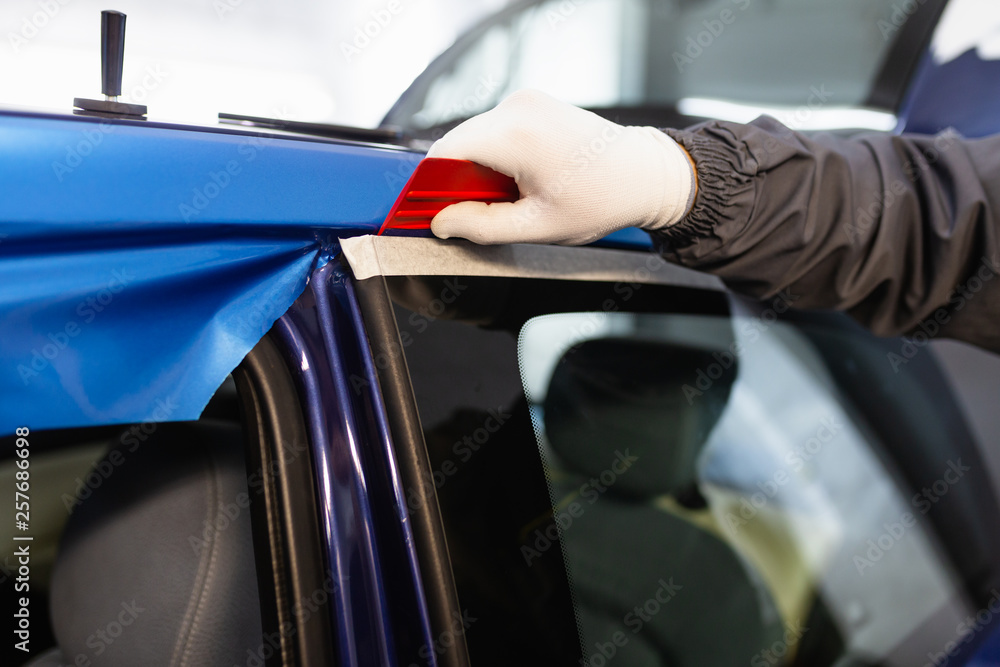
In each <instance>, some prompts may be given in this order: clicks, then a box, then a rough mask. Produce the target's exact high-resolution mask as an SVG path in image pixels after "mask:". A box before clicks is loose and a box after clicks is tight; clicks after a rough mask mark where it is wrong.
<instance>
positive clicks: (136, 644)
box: [28, 422, 264, 667]
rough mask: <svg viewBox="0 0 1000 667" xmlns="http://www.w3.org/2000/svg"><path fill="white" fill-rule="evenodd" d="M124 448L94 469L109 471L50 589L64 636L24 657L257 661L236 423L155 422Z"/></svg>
mask: <svg viewBox="0 0 1000 667" xmlns="http://www.w3.org/2000/svg"><path fill="white" fill-rule="evenodd" d="M129 449H130V447H124V446H123V447H119V448H117V449H116V450H113V451H112V452H111V453H109V454H108V456H106V457H105V458H104V461H107V462H109V463H111V466H110V467H108V466H101V467H99V469H101V468H103V469H104V470H105V471H110V472H107V474H105V475H102V481H101V483H100V485H99V486H98V487H97V488H96V489H95V490H94V491H93V494H92V495H91V496H90V497H89V498H87V499H86V500H84V501H82V504H80V505H78V506H77V507H76V509H75V511H74V512H73V514H72V516H71V517H70V520H69V523H68V524H67V528H66V532H65V534H64V535H63V538H62V541H61V543H60V548H59V554H58V556H57V559H56V565H55V570H54V572H53V578H52V587H51V594H50V599H51V609H52V624H53V629H54V632H55V636H56V639H57V641H58V644H59V646H58V648H56V649H53V650H52V651H49V652H48V653H46V654H44V655H42V656H39V657H37V658H36V659H35V660H34V661H32V662H30V663H28V664H29V665H31V666H32V667H57V666H61V665H66V666H67V667H68V666H69V665H76V664H91V665H94V667H104V666H108V667H155V666H157V665H171V666H182V665H184V666H192V667H194V666H201V665H242V664H257V663H254V662H253V661H252V658H251V656H259V655H261V654H262V653H263V652H264V649H263V648H262V632H261V619H260V606H259V605H260V603H259V598H258V594H257V578H256V572H255V567H254V553H253V542H252V536H251V524H250V510H249V503H248V499H249V495H248V489H247V483H246V479H247V472H246V467H245V463H244V455H243V443H242V437H241V434H240V430H239V428H238V427H236V426H234V425H231V424H224V423H218V424H211V423H207V422H199V423H197V424H160V425H159V426H158V427H157V429H156V431H155V432H154V433H153V434H152V435H151V436H150V437H149V438H148V440H146V441H145V442H142V443H141V444H140V445H139V446H138V447H137V448H135V451H129ZM80 656H86V658H87V660H88V661H89V663H83V661H81V660H80ZM78 661H79V662H78Z"/></svg>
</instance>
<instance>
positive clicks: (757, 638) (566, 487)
mask: <svg viewBox="0 0 1000 667" xmlns="http://www.w3.org/2000/svg"><path fill="white" fill-rule="evenodd" d="M713 363H717V360H716V359H715V358H714V357H713V356H712V355H711V354H710V353H709V352H707V351H704V350H698V349H693V348H687V347H682V346H677V345H668V344H664V343H659V342H651V341H639V340H636V339H613V338H605V339H596V340H588V341H585V342H583V343H581V344H579V345H577V346H576V347H574V348H572V349H570V350H569V351H567V352H566V353H565V355H564V356H563V357H562V358H561V359H560V361H559V363H558V364H557V366H556V369H555V371H554V373H553V375H552V379H551V381H550V383H549V388H548V391H547V392H546V398H545V401H544V421H545V433H546V437H547V439H548V441H549V443H550V445H551V447H552V450H554V453H555V458H556V461H555V463H556V466H555V468H556V471H557V472H556V474H555V475H553V479H559V480H561V481H559V482H557V483H554V486H555V487H556V491H557V498H565V499H566V500H567V502H569V499H575V501H576V502H577V503H578V504H579V505H580V506H582V508H583V510H582V514H581V515H580V516H579V517H578V518H576V519H574V520H573V522H572V524H571V525H569V526H568V527H566V528H565V529H564V530H563V531H562V533H561V538H562V541H563V548H564V554H565V559H566V563H567V566H568V568H569V569H570V572H571V575H572V580H573V585H574V589H575V598H576V605H577V611H578V613H579V623H580V628H581V631H582V633H583V641H584V645H585V646H586V647H587V648H588V649H589V650H590V651H591V652H592V654H596V653H597V652H599V651H603V652H604V653H605V657H609V656H608V653H610V652H611V651H614V654H615V657H614V662H615V664H618V663H619V662H620V663H621V664H623V665H626V664H635V665H639V664H641V665H656V666H663V667H667V666H671V667H708V666H714V665H738V664H746V663H747V661H749V660H750V659H751V657H752V656H754V654H756V653H757V652H759V651H760V650H761V649H762V648H764V647H767V646H770V645H771V644H772V643H773V642H774V641H777V640H779V639H780V637H781V631H782V628H781V619H780V618H779V617H778V615H777V614H776V613H775V611H774V610H775V608H774V604H773V602H772V601H771V600H770V596H769V593H768V592H767V591H766V590H765V589H764V588H763V587H762V586H761V585H760V584H759V582H757V581H754V577H753V573H751V572H750V571H748V568H747V566H746V565H745V564H744V563H743V562H741V560H740V558H739V557H738V555H737V554H736V552H735V551H733V549H732V548H731V547H730V546H729V545H728V544H726V543H725V542H724V541H723V540H722V539H720V538H719V537H718V536H717V534H713V532H711V531H710V530H706V529H705V528H703V527H702V526H701V525H699V524H697V523H696V522H693V521H691V520H689V518H688V517H686V516H684V514H685V513H684V512H672V511H665V510H664V509H663V506H662V504H658V501H661V500H663V499H664V498H667V499H671V500H672V501H673V502H674V503H675V506H684V505H687V506H688V507H689V508H693V511H694V513H697V512H698V511H699V510H700V508H703V507H704V502H705V501H704V499H702V498H701V496H700V493H699V492H698V484H697V483H698V470H697V462H698V457H699V455H700V453H701V451H702V449H703V447H704V445H705V443H706V441H707V439H708V437H709V435H710V433H711V431H712V429H713V427H714V426H715V424H716V423H717V421H718V419H719V417H720V415H721V414H722V412H723V410H724V409H725V406H726V404H727V402H728V399H729V394H730V390H731V388H732V385H733V383H734V381H735V378H736V365H735V364H733V365H732V366H731V367H730V368H729V369H727V370H725V372H724V373H722V374H717V377H716V378H715V380H714V381H713V382H712V384H711V386H710V387H708V388H705V385H704V383H703V384H702V385H701V387H702V390H703V391H702V393H701V395H695V394H691V393H690V392H689V393H688V394H687V395H686V394H685V392H684V389H683V388H684V385H685V384H692V386H693V383H694V381H695V379H696V378H697V377H698V375H697V373H698V370H699V369H702V370H704V369H706V368H709V367H710V366H711V365H712V364H713ZM717 365H718V364H717ZM720 367H721V365H720ZM714 370H715V369H713V374H716V373H715V372H714ZM689 398H690V400H689ZM626 454H627V456H628V457H634V462H633V463H632V464H631V465H630V466H629V467H628V469H625V470H623V465H624V464H623V463H622V460H623V457H624V456H625V455H626ZM609 470H611V471H612V472H613V473H614V475H613V479H612V475H611V474H609V473H608V471H609ZM590 480H597V481H598V483H599V484H600V486H599V487H598V486H595V485H594V483H593V482H591V481H590ZM609 481H610V483H608V482H609ZM587 484H589V487H588V488H589V490H588V491H587V492H586V493H581V492H580V491H579V489H581V488H582V486H583V485H587ZM600 489H604V490H603V491H600ZM598 492H599V496H598ZM701 513H702V515H703V516H704V517H705V518H706V519H708V521H710V518H709V517H707V514H708V512H705V511H701ZM647 603H648V606H646V605H647ZM637 608H639V609H641V611H640V612H638V613H637V612H636V609H637ZM616 633H621V636H624V637H625V638H626V643H625V644H624V645H623V646H617V645H611V644H608V642H609V641H610V638H611V637H613V636H615V635H616ZM602 646H603V649H602V648H601V647H602Z"/></svg>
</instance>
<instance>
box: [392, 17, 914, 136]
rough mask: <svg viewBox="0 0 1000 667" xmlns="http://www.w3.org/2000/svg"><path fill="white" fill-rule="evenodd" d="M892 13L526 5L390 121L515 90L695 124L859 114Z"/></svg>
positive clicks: (460, 50) (441, 115)
mask: <svg viewBox="0 0 1000 667" xmlns="http://www.w3.org/2000/svg"><path fill="white" fill-rule="evenodd" d="M893 11H894V5H893V2H892V0H766V1H765V0H760V1H754V0H587V1H586V2H583V1H569V0H549V1H546V2H530V3H521V4H520V5H518V6H517V7H516V8H514V9H512V10H509V11H507V12H505V13H503V14H501V15H499V16H498V17H497V18H495V19H493V20H492V21H491V22H489V23H488V24H486V25H484V26H482V27H481V28H480V29H479V30H478V31H476V32H475V33H473V34H471V35H470V36H469V37H468V38H467V39H465V40H463V41H461V42H459V43H458V44H457V45H456V46H455V47H454V48H453V49H452V50H451V51H449V52H447V53H446V54H445V55H444V56H443V57H442V58H440V59H439V60H438V61H437V62H436V63H434V64H433V65H432V66H431V68H429V69H428V71H427V72H426V73H425V75H424V76H423V77H422V78H421V79H419V80H418V81H417V82H416V83H415V85H414V86H413V87H412V88H411V89H410V90H409V91H408V93H407V95H406V96H404V97H403V98H402V100H401V102H400V103H399V104H398V105H397V107H396V108H395V109H394V110H393V112H391V113H390V115H389V117H388V118H387V121H388V122H390V123H392V124H397V125H401V126H403V127H406V128H409V129H417V130H420V129H427V128H430V127H435V126H440V125H444V124H447V123H449V122H453V121H455V120H456V119H460V118H467V117H470V116H473V115H475V114H477V113H479V112H482V111H486V110H487V109H489V108H491V107H492V106H494V105H495V104H496V103H497V102H498V101H499V100H501V99H503V98H504V97H505V96H506V95H508V94H509V93H511V92H513V91H515V90H518V89H520V88H537V89H541V90H544V91H546V92H548V93H550V94H552V95H553V96H555V97H558V98H560V99H563V100H564V101H567V102H570V103H572V104H576V105H578V106H583V107H588V108H619V107H654V108H656V107H678V108H679V109H680V111H681V112H682V113H685V114H687V115H695V116H696V115H704V116H713V115H718V114H716V113H713V110H718V109H719V108H720V107H719V103H720V102H727V103H741V104H750V105H756V106H767V107H779V108H786V109H791V110H795V109H796V107H799V106H802V105H805V106H806V108H807V109H808V110H809V111H811V112H813V113H815V112H816V111H817V110H818V109H820V108H844V107H856V106H859V105H862V104H863V103H864V101H865V100H866V98H867V97H868V95H869V92H870V89H871V86H872V82H873V79H874V77H875V75H876V73H877V72H878V71H879V67H880V64H881V62H882V60H883V57H884V56H885V54H886V52H887V50H888V48H889V47H890V46H891V45H892V40H893V38H894V37H895V34H896V32H897V30H898V27H897V24H898V21H899V17H896V20H897V24H893V23H891V20H892V16H893ZM903 18H905V16H904V17H903ZM800 124H801V123H800ZM793 125H794V123H793ZM890 127H891V126H890ZM803 129H808V128H803Z"/></svg>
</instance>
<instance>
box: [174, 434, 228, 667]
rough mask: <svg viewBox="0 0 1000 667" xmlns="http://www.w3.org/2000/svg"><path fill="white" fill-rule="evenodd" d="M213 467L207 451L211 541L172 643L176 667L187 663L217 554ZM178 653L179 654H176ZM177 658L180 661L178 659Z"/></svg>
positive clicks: (213, 462)
mask: <svg viewBox="0 0 1000 667" xmlns="http://www.w3.org/2000/svg"><path fill="white" fill-rule="evenodd" d="M215 470H216V468H215V461H214V459H213V456H212V453H211V451H209V457H208V476H207V478H206V480H205V486H206V487H207V492H206V495H207V496H208V498H209V503H208V509H207V510H206V512H205V520H206V522H208V525H209V530H210V531H211V532H210V535H211V543H210V544H209V549H208V554H207V558H206V554H205V553H204V552H203V553H202V555H201V560H200V561H199V563H198V575H197V577H196V578H195V582H194V588H193V590H192V591H191V597H190V599H189V600H188V605H187V611H185V612H184V619H183V621H182V622H181V627H180V632H179V633H178V636H177V642H176V643H175V644H174V651H173V654H172V655H171V658H170V664H171V665H177V666H178V667H184V665H186V664H187V660H188V657H189V654H190V649H191V643H190V637H191V634H192V632H193V629H194V623H195V621H196V620H197V618H198V616H199V614H200V610H201V605H202V601H203V600H204V597H205V595H204V593H205V589H206V587H207V584H208V581H209V579H210V578H211V574H212V571H213V569H214V566H215V560H216V554H217V549H216V546H217V543H218V532H219V531H218V530H217V529H216V527H215V525H216V523H215V521H214V520H211V519H215V518H218V505H219V501H218V493H219V490H218V485H217V484H216V480H215ZM213 511H214V515H213ZM178 653H180V655H179V656H178ZM178 659H179V660H180V662H178Z"/></svg>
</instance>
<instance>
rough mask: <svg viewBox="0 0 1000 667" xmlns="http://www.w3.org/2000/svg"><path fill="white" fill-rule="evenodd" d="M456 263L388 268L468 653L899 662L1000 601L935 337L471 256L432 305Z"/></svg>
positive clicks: (479, 656) (535, 659)
mask: <svg viewBox="0 0 1000 667" xmlns="http://www.w3.org/2000/svg"><path fill="white" fill-rule="evenodd" d="M441 280H442V279H441V278H440V277H426V278H412V277H411V278H389V279H388V283H389V288H390V292H391V293H392V295H393V297H394V300H395V301H396V304H397V312H396V320H397V322H398V323H399V326H400V330H401V331H402V332H405V334H408V336H407V337H406V339H407V340H409V343H408V345H407V346H406V357H407V364H408V366H409V369H410V375H411V380H412V383H413V390H414V395H415V397H416V401H417V405H418V409H419V411H420V416H421V421H422V423H423V427H424V434H425V440H426V443H427V448H428V452H429V454H430V459H431V462H432V468H433V469H434V470H435V471H437V472H438V474H436V475H435V477H434V483H435V487H436V489H437V494H438V498H439V501H440V505H441V512H442V516H443V520H444V523H445V529H446V534H447V541H448V548H449V550H450V553H451V558H452V565H453V570H454V574H455V580H456V585H457V588H458V596H459V603H460V605H461V606H462V607H463V609H466V608H467V609H469V613H470V614H471V615H472V616H474V617H476V618H478V619H481V620H480V621H478V622H477V624H474V625H472V626H471V627H470V628H468V630H467V631H466V640H467V643H468V647H469V653H470V657H471V659H472V662H473V663H474V664H486V665H489V664H510V661H511V660H514V659H517V660H518V661H519V662H520V663H521V664H552V661H553V657H554V656H559V660H561V661H564V662H566V664H568V663H569V662H571V661H570V660H568V659H567V658H566V656H567V655H571V656H576V657H575V658H574V659H573V660H572V662H576V661H578V660H583V661H584V663H583V664H602V663H601V660H602V656H603V659H604V660H608V659H610V654H611V653H612V652H613V653H614V654H615V655H617V656H619V658H620V659H621V660H623V664H624V663H628V664H651V665H654V664H655V665H709V664H711V665H715V664H718V665H723V664H739V663H742V662H743V661H753V660H757V661H763V662H758V663H754V662H751V664H783V665H813V666H815V665H848V664H850V665H859V666H860V665H883V664H884V665H907V664H915V663H914V661H915V660H919V659H920V658H921V656H923V655H924V653H926V652H928V651H931V652H933V651H934V650H935V649H936V648H937V647H939V646H944V645H945V644H946V643H947V642H948V641H950V639H951V638H952V636H953V633H954V627H955V624H956V623H959V622H961V619H962V618H963V617H964V616H965V615H967V614H969V613H970V612H974V611H975V610H976V609H979V608H982V606H983V605H984V604H985V603H986V602H987V600H988V598H989V596H990V595H991V593H990V591H991V590H992V586H993V583H992V582H994V581H995V580H996V578H997V575H998V574H1000V567H998V566H1000V563H998V562H997V556H996V554H997V553H998V551H997V549H996V546H997V545H995V544H994V542H995V540H996V538H995V537H994V535H993V533H992V532H991V531H990V530H989V527H990V526H991V525H995V521H996V520H997V518H1000V515H998V514H997V504H996V498H995V494H994V491H993V485H992V483H991V481H990V479H989V472H988V470H987V466H986V465H985V463H984V461H983V457H982V456H981V454H980V450H979V449H978V445H977V443H976V441H975V437H974V435H973V434H972V431H971V430H970V427H969V424H968V419H967V417H966V416H965V414H964V413H963V410H962V408H961V406H960V404H959V400H958V397H957V396H956V394H955V393H954V391H953V390H952V389H951V387H950V385H949V382H948V381H947V379H946V375H945V373H944V372H943V371H942V368H941V364H939V362H938V360H937V359H936V358H935V355H934V354H932V353H928V354H924V355H918V356H916V357H914V358H913V359H912V360H911V363H910V364H908V365H907V367H906V368H905V369H904V370H901V371H900V372H899V373H896V372H895V371H894V369H893V368H892V366H891V365H890V364H889V363H887V362H886V354H887V351H889V350H892V349H896V346H898V344H899V341H898V340H897V339H879V338H876V337H874V336H872V335H870V334H868V333H867V332H865V331H864V330H862V329H861V328H860V327H859V326H857V325H856V324H854V323H853V322H851V321H850V320H849V319H848V318H846V317H844V316H842V315H837V314H832V313H797V314H788V315H782V316H780V317H774V315H775V313H773V312H771V313H770V315H771V316H773V317H767V316H766V315H765V317H764V318H762V317H761V316H760V315H759V313H757V314H754V311H753V310H752V308H753V304H749V303H747V302H743V301H742V300H729V301H727V300H726V299H724V298H722V297H720V296H719V295H717V294H711V293H706V292H699V291H698V290H690V289H688V290H685V289H681V288H667V287H660V286H643V287H642V290H640V291H639V292H636V293H635V294H633V295H632V296H631V297H630V298H629V299H623V298H622V294H621V292H619V293H618V294H617V295H616V294H615V291H614V288H615V285H612V284H599V283H591V284H581V283H576V284H571V283H568V282H561V281H537V280H529V279H516V278H511V279H499V278H492V279H483V278H469V277H456V278H451V280H455V281H458V282H459V283H460V284H464V285H467V286H468V288H467V289H466V290H465V291H464V292H463V293H462V295H461V297H460V298H459V299H457V300H456V302H455V303H454V304H452V305H451V306H450V307H449V308H447V309H446V310H445V311H444V312H441V311H440V310H438V311H437V312H438V313H440V314H439V315H438V316H437V317H427V313H428V308H427V304H428V303H429V302H430V301H432V300H433V299H434V296H435V295H436V294H437V293H438V292H439V291H440V286H441V284H442V282H441ZM619 287H620V285H619ZM608 297H611V299H610V301H609V299H608ZM720 299H721V300H720ZM609 303H610V304H613V307H612V308H610V309H609V308H608V304H609ZM665 304H669V308H666V310H669V312H663V311H664V310H665V308H664V305H665ZM736 343H739V344H740V345H741V347H740V348H739V349H740V354H739V355H732V356H728V357H727V356H726V355H727V352H731V351H732V350H733V349H734V347H733V346H734V344H736ZM737 357H738V358H737ZM702 374H703V377H702ZM900 379H901V380H902V381H899V380H900ZM498 413H499V414H506V415H509V419H507V420H506V421H505V422H504V424H503V425H502V426H501V427H500V428H499V429H497V430H496V432H495V433H494V432H491V433H487V432H485V431H484V430H483V428H484V426H489V425H490V422H489V417H490V416H491V415H496V414H498ZM477 438H478V439H477ZM472 443H475V444H476V446H475V447H472V446H471V444H472ZM625 450H628V456H635V457H636V461H635V464H634V467H630V468H629V469H628V470H627V471H625V472H622V471H620V470H619V471H617V472H616V471H615V469H614V465H615V462H616V460H617V459H616V456H618V454H620V453H624V451H625ZM957 461H962V462H963V464H962V465H963V466H964V468H968V469H969V470H968V471H966V472H964V473H963V476H962V477H961V479H960V480H958V481H957V482H956V483H954V484H950V485H948V487H947V490H946V491H944V492H943V493H940V494H938V495H937V496H936V497H935V499H934V502H933V503H922V502H920V498H921V497H920V495H919V494H920V493H922V492H923V491H926V489H927V488H937V487H934V484H935V483H936V482H938V483H939V484H940V480H941V479H942V478H943V476H944V475H946V474H948V470H949V469H950V468H949V465H951V464H955V463H956V462H957ZM956 465H957V464H956ZM964 468H963V469H964ZM602 475H603V477H602ZM595 480H596V481H595ZM602 480H603V481H602ZM608 482H611V483H608ZM574 504H575V506H576V507H575V508H574ZM908 515H909V518H906V517H907V516H908ZM904 520H905V521H906V524H905V530H903V532H902V533H900V532H899V530H900V528H899V527H900V526H903V525H904V524H903V523H901V522H902V521H904ZM873 546H874V547H876V548H875V549H873ZM685 582H688V584H689V585H690V586H691V587H690V588H688V590H689V591H690V590H698V591H706V590H710V591H715V593H713V594H707V595H706V594H704V593H700V594H699V595H697V596H694V595H690V596H688V597H685V595H684V585H685ZM671 584H676V585H677V588H676V592H675V594H674V595H672V596H669V601H666V602H665V601H664V600H663V599H662V598H663V597H664V595H665V593H664V591H665V590H666V589H667V588H670V586H671ZM657 594H659V595H660V598H659V599H658V598H657V597H656V596H657ZM646 603H649V606H648V607H646V606H645V605H646ZM654 610H655V613H652V611H654ZM515 633H516V634H515ZM990 634H991V631H988V629H986V628H983V629H982V631H981V632H978V633H977V634H976V636H975V637H973V638H974V639H976V642H971V641H970V642H969V643H968V645H967V646H966V648H967V649H969V648H971V647H972V646H974V645H975V644H976V643H978V642H981V641H986V640H988V638H989V636H990ZM511 636H518V637H520V638H522V640H521V641H519V642H517V645H516V646H511V645H510V642H508V641H506V638H509V637H511ZM615 637H617V643H615V640H614V638H615ZM720 637H725V641H720V639H719V638H720ZM609 642H610V643H609ZM570 647H571V648H570ZM921 651H923V653H922V652H921ZM526 655H529V656H531V658H525V656H526Z"/></svg>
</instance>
